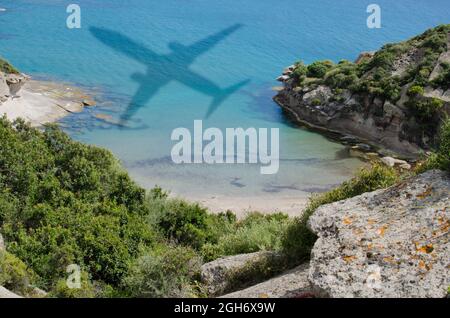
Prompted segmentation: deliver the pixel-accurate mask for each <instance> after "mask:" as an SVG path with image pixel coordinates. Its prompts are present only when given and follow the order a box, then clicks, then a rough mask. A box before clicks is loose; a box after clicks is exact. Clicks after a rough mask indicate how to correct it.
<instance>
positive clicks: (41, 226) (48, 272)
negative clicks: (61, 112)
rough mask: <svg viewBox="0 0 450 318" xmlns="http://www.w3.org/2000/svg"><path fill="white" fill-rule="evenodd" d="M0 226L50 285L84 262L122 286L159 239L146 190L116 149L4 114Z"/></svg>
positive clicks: (0, 125) (14, 247)
mask: <svg viewBox="0 0 450 318" xmlns="http://www.w3.org/2000/svg"><path fill="white" fill-rule="evenodd" d="M0 172H1V173H0V207H1V209H0V227H1V229H2V233H3V235H4V237H5V239H6V241H7V242H8V243H9V244H8V249H9V251H10V252H11V253H13V254H14V255H16V256H17V257H18V258H20V259H21V260H22V261H23V262H24V263H25V264H27V265H28V266H29V267H30V268H32V269H33V271H34V272H35V273H36V274H37V275H38V276H39V278H40V281H42V282H43V286H42V287H43V288H45V289H46V288H50V287H51V286H54V284H55V283H56V281H57V280H58V279H60V278H61V277H65V275H66V273H65V268H66V266H67V265H69V264H73V263H75V264H78V265H80V266H81V267H83V268H86V271H87V272H89V274H90V275H91V276H92V278H93V279H94V280H101V281H105V282H107V283H109V284H112V285H117V284H118V283H119V282H120V280H121V278H122V276H123V275H124V274H125V273H126V271H127V268H128V264H129V263H130V262H131V261H132V260H134V259H135V258H136V257H137V256H138V255H139V253H140V249H141V247H142V246H151V244H152V243H153V242H154V241H155V239H154V233H153V231H152V230H151V229H150V228H149V227H148V225H147V217H146V216H147V214H148V207H147V205H146V201H145V191H144V190H143V189H141V188H140V187H138V186H137V185H136V184H135V183H134V182H133V181H131V179H130V178H129V176H128V175H127V174H126V172H124V171H122V170H121V169H120V168H119V165H118V163H117V161H116V159H114V157H113V156H112V155H111V153H110V152H108V151H106V150H103V149H100V148H96V147H92V146H87V145H83V144H81V143H78V142H75V141H72V140H71V139H70V138H69V137H68V136H67V135H66V134H64V133H63V132H62V131H60V130H59V129H58V128H56V126H48V127H46V128H45V130H44V131H43V132H41V131H39V130H37V129H34V128H31V127H29V126H28V125H26V124H24V122H23V121H21V120H18V121H16V122H14V123H13V124H12V123H10V122H8V121H7V120H6V119H5V118H2V119H0Z"/></svg>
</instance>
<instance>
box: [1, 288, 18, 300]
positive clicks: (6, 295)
mask: <svg viewBox="0 0 450 318" xmlns="http://www.w3.org/2000/svg"><path fill="white" fill-rule="evenodd" d="M0 298H22V297H21V296H19V295H16V294H14V293H13V292H10V291H9V290H7V289H6V288H4V287H2V286H0Z"/></svg>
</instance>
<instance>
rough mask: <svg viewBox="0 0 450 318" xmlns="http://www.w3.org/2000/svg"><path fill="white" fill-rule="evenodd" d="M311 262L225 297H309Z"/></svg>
mask: <svg viewBox="0 0 450 318" xmlns="http://www.w3.org/2000/svg"><path fill="white" fill-rule="evenodd" d="M308 273H309V264H308V263H306V264H303V265H300V266H299V267H297V268H295V269H293V270H291V271H289V272H287V273H284V274H282V275H280V276H278V277H275V278H272V279H270V280H268V281H265V282H263V283H260V284H257V285H255V286H252V287H249V288H246V289H244V290H240V291H237V292H234V293H231V294H227V295H224V296H222V297H223V298H293V297H309V296H312V294H311V284H310V283H309V281H308Z"/></svg>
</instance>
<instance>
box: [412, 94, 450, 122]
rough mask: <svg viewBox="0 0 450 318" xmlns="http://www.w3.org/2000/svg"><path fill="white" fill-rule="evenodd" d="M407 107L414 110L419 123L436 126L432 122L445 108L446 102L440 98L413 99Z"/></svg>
mask: <svg viewBox="0 0 450 318" xmlns="http://www.w3.org/2000/svg"><path fill="white" fill-rule="evenodd" d="M407 106H408V107H409V108H410V109H411V110H412V112H413V114H414V116H415V117H416V118H417V119H418V120H419V122H421V123H423V124H425V125H432V126H434V124H433V122H432V120H433V118H435V117H436V116H437V115H438V113H439V112H440V110H441V109H442V107H443V106H444V102H443V101H442V100H440V99H439V98H427V99H418V98H413V99H410V100H409V101H408V102H407Z"/></svg>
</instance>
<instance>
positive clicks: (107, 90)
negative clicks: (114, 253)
mask: <svg viewBox="0 0 450 318" xmlns="http://www.w3.org/2000/svg"><path fill="white" fill-rule="evenodd" d="M72 2H76V3H77V4H79V5H80V7H81V26H82V28H81V29H68V28H67V27H66V18H67V16H68V14H67V13H66V7H67V6H68V5H69V4H70V3H72ZM373 2H374V1H372V0H371V1H365V0H341V1H336V0H321V1H308V0H282V1H279V0H245V1H243V0H189V1H188V0H165V1H156V0H127V1H124V0H109V1H101V0H97V1H96V0H77V1H73V0H71V1H63V0H28V1H27V0H16V1H6V0H0V8H5V9H6V11H2V12H0V55H2V56H4V57H6V58H7V59H8V60H10V61H11V62H12V63H13V64H15V65H16V66H17V67H18V68H20V69H21V70H22V71H23V72H25V73H28V74H31V75H34V76H36V77H43V78H49V79H52V80H56V81H63V82H70V83H74V84H76V85H81V86H85V87H89V88H93V89H94V90H95V91H96V92H98V96H97V99H98V102H99V106H98V107H96V108H89V109H86V110H85V112H84V113H82V114H77V115H73V116H69V117H67V118H65V119H64V120H62V122H61V124H62V125H63V127H64V129H65V130H66V131H67V132H68V133H70V134H71V135H72V136H73V137H74V138H76V139H78V140H80V141H83V142H87V143H91V144H95V145H99V146H103V147H106V148H108V149H110V150H112V151H113V152H114V153H115V154H116V155H117V156H118V157H119V158H120V159H121V160H122V161H123V163H124V165H125V167H127V169H128V170H129V171H130V173H131V174H132V176H133V177H134V178H135V179H136V180H137V181H138V182H139V183H141V184H142V185H144V186H146V187H152V186H154V185H155V184H158V185H161V186H163V187H164V188H167V189H170V190H172V191H173V192H174V193H177V194H181V195H186V196H192V197H202V196H205V197H208V196H212V195H224V196H225V195H226V196H241V197H245V196H262V195H264V196H277V195H302V194H305V193H307V192H310V191H320V190H324V189H326V188H328V187H330V186H332V185H335V184H337V183H340V182H342V181H343V180H345V179H347V178H349V177H350V176H351V175H352V173H353V172H354V170H355V168H357V167H358V166H360V165H361V164H362V163H361V162H360V161H359V160H357V159H353V158H348V157H347V156H346V155H345V151H344V147H343V146H342V145H340V144H337V143H333V142H331V141H329V140H327V139H326V138H324V137H322V136H320V135H318V134H315V133H312V132H309V131H307V130H303V129H298V128H296V127H293V126H292V125H290V124H289V122H288V121H286V119H285V118H284V117H283V115H282V113H281V111H280V109H279V108H278V106H277V105H276V104H275V103H274V102H273V101H272V100H271V98H272V96H273V95H274V94H275V93H274V91H273V90H272V88H273V87H274V86H277V85H279V84H278V83H277V82H276V81H275V80H274V79H275V78H276V77H277V76H279V75H280V73H281V71H282V69H283V68H284V67H285V66H288V65H290V64H293V63H294V62H295V61H297V60H300V59H302V60H304V61H305V62H306V63H309V62H312V61H314V60H316V59H331V60H334V61H339V60H340V59H349V60H354V59H355V58H356V57H357V56H358V54H359V53H360V52H361V51H370V50H376V49H377V48H379V47H380V46H381V45H383V44H384V43H387V42H394V41H399V40H404V39H407V38H409V37H411V36H414V35H416V34H418V33H421V32H423V31H424V30H426V29H427V28H430V27H433V26H436V25H438V24H442V23H450V2H449V1H448V0H426V1H425V0H423V1H417V0H396V1H392V0H377V1H376V3H377V4H379V5H380V6H381V9H382V28H381V29H368V28H367V26H366V19H367V16H368V13H366V8H367V6H368V5H369V4H371V3H373ZM236 25H240V27H235V29H236V30H234V32H228V33H229V34H228V33H227V32H226V31H225V32H224V33H223V34H222V37H221V41H220V42H219V43H217V45H215V46H213V47H208V45H207V42H200V44H199V47H197V48H196V50H194V52H193V53H200V52H202V53H203V54H202V55H201V56H199V57H198V58H197V59H195V60H191V58H192V56H190V55H189V54H184V53H185V52H187V51H186V48H185V46H188V45H191V44H193V43H196V42H198V41H202V40H203V41H207V40H205V39H207V37H208V36H210V35H212V34H214V33H217V32H221V31H223V30H226V29H227V28H230V27H232V28H233V26H236ZM92 27H94V28H96V29H94V30H97V33H95V32H94V33H93V32H92V30H93V29H92ZM99 30H100V31H99ZM102 30H103V31H102ZM105 30H107V31H105ZM110 35H111V36H110ZM112 35H113V36H112ZM108 36H109V41H113V42H114V43H113V44H112V45H111V43H110V46H108V45H105V43H102V39H103V40H104V41H108ZM120 50H122V51H126V52H125V53H126V54H123V53H121V52H120ZM170 54H172V55H170ZM161 56H162V57H161ZM186 70H189V72H187V71H186ZM192 74H195V76H194V75H192ZM174 76H176V77H178V78H181V79H183V80H184V81H185V82H189V83H188V84H189V85H185V84H186V83H184V84H183V83H180V82H177V81H171V80H172V79H173V77H174ZM144 77H146V78H147V79H146V80H144V81H147V82H146V85H147V86H148V87H149V88H148V89H149V90H151V92H149V91H144V92H141V93H140V95H138V98H136V100H135V102H136V101H137V104H139V105H137V106H136V107H134V108H133V111H132V114H131V113H126V108H127V106H128V104H129V103H130V101H131V100H132V98H133V96H134V95H135V93H136V92H137V91H138V89H139V86H140V84H139V82H138V81H136V79H138V80H139V79H141V80H142V79H143V78H144ZM202 77H203V79H202ZM205 78H206V80H204V79H205ZM246 80H250V82H249V83H248V84H246V85H243V87H242V88H241V89H240V90H238V91H237V92H235V93H234V94H231V95H230V96H228V98H227V99H225V100H224V101H223V103H221V104H220V105H219V107H218V108H217V111H215V112H214V113H213V114H212V115H211V116H210V117H209V118H207V119H206V118H205V114H206V113H207V111H208V107H209V105H210V103H211V100H212V98H211V96H209V95H214V94H216V93H217V92H218V88H220V89H225V88H227V87H231V86H233V85H235V84H237V83H240V82H243V81H246ZM159 84H165V85H164V86H162V87H161V88H160V89H159V90H158V91H153V89H152V88H150V87H154V86H155V85H156V86H159ZM150 93H151V94H152V96H151V97H152V98H151V99H150V100H149V101H147V98H146V97H145V95H146V94H150ZM98 114H101V115H103V116H105V115H107V116H111V117H110V118H113V119H117V120H120V118H121V117H124V116H125V117H130V118H129V121H130V123H131V125H132V127H134V129H120V128H119V127H117V126H115V125H111V124H108V123H105V122H104V121H101V120H99V119H96V118H95V117H94V116H95V115H98ZM127 114H128V115H129V116H128V115H127ZM195 119H204V126H205V127H220V128H226V127H243V128H248V127H256V128H259V127H277V128H279V129H280V156H281V163H280V170H279V173H278V174H276V175H269V176H262V175H261V174H259V166H258V165H212V166H208V165H181V166H177V165H174V164H172V163H171V160H170V150H171V147H172V145H173V142H172V141H171V140H170V134H171V132H172V130H173V129H174V128H177V127H187V128H190V129H192V126H193V121H194V120H195Z"/></svg>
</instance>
